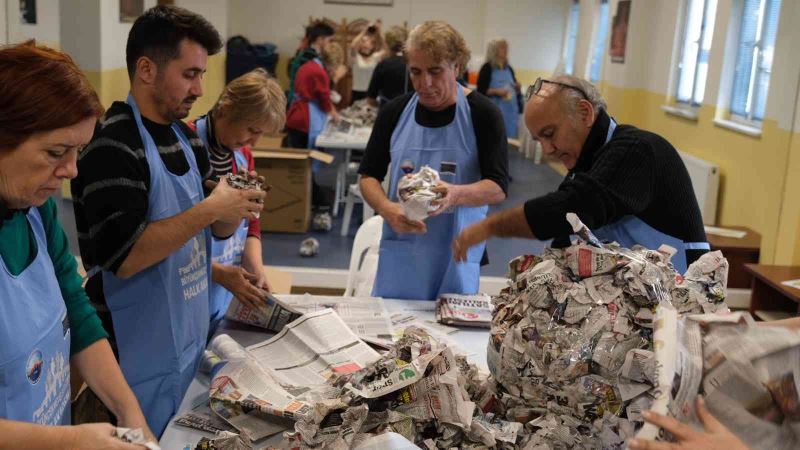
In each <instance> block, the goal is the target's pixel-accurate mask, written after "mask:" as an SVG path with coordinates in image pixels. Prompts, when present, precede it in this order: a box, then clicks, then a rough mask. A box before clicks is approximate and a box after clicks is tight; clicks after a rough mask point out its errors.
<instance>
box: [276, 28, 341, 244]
mask: <svg viewBox="0 0 800 450" xmlns="http://www.w3.org/2000/svg"><path fill="white" fill-rule="evenodd" d="M343 61H344V53H343V51H342V47H341V46H340V45H339V44H337V43H330V44H327V45H325V46H324V47H323V48H322V55H321V58H315V59H313V60H311V61H308V62H306V63H305V64H303V65H302V66H300V69H298V70H297V75H296V77H295V82H294V101H293V102H292V104H291V106H290V107H289V112H288V113H287V114H286V129H287V131H288V135H289V145H291V146H292V147H294V148H314V142H315V141H316V139H317V136H318V135H319V134H320V133H321V132H322V129H323V128H324V127H325V122H326V120H327V118H328V117H330V119H331V120H333V121H334V122H338V121H339V113H338V111H336V108H335V107H334V105H333V103H334V102H333V101H331V92H332V91H331V86H332V84H335V83H336V82H338V81H339V79H341V78H342V77H343V76H344V74H345V73H346V72H347V69H346V68H345V67H344V65H343V64H342V62H343ZM331 79H333V83H332V82H331ZM318 168H319V165H318V164H317V163H316V161H315V162H314V164H312V195H311V203H312V206H313V208H314V209H315V211H316V213H317V214H321V215H323V216H325V215H327V217H323V218H322V222H323V223H327V224H330V223H331V219H330V214H329V213H328V212H327V209H328V207H329V206H330V205H328V204H327V202H326V200H325V196H324V195H323V193H322V190H321V189H320V187H319V185H318V184H317V183H316V180H315V179H314V178H315V177H314V176H313V173H315V172H316V171H317V170H318ZM313 222H314V223H319V220H318V218H316V217H315V219H314V220H313ZM322 229H323V230H324V231H327V230H329V229H330V227H329V226H327V227H323V228H322Z"/></svg>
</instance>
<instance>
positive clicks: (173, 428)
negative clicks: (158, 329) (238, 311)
mask: <svg viewBox="0 0 800 450" xmlns="http://www.w3.org/2000/svg"><path fill="white" fill-rule="evenodd" d="M384 303H385V305H386V309H387V310H388V311H389V314H392V313H396V312H409V313H411V314H413V315H415V316H417V317H419V318H420V319H427V320H432V319H433V318H434V307H435V305H436V302H430V301H413V300H386V299H384ZM221 333H226V334H228V335H230V336H231V337H232V338H233V339H235V340H236V341H237V342H239V343H240V344H242V345H243V346H248V345H252V344H256V343H258V342H261V341H264V340H266V339H269V338H270V337H271V336H272V335H273V334H272V333H268V332H266V331H265V330H263V329H261V328H257V327H252V326H248V325H244V324H240V323H236V322H230V321H227V320H226V321H223V322H222V323H221V324H220V327H219V330H218V331H217V334H221ZM450 336H451V337H452V339H453V340H454V341H457V342H458V345H460V346H461V347H462V348H463V349H465V350H467V352H469V353H470V354H468V355H467V358H468V359H469V361H470V362H471V363H474V364H476V365H477V366H478V367H480V368H481V369H482V370H484V371H487V372H488V369H487V366H486V345H487V343H488V340H489V330H488V329H485V328H461V329H460V331H458V332H457V333H454V334H452V335H450ZM208 383H209V379H208V375H205V374H200V373H198V374H197V376H195V379H194V380H193V381H192V384H191V385H190V386H189V389H188V391H187V392H186V395H185V396H184V397H183V402H181V406H180V409H179V410H178V414H177V416H180V415H181V414H183V413H184V412H186V411H188V410H191V409H192V407H193V406H195V405H197V404H199V403H202V402H207V401H208ZM204 436H206V437H212V435H211V434H210V433H205V432H203V431H200V430H195V429H191V428H186V427H182V426H179V425H175V424H174V423H172V421H170V423H169V425H167V429H166V430H165V431H164V434H163V436H161V441H160V442H159V444H160V445H161V448H163V449H164V450H173V449H179V450H180V449H183V448H184V447H185V446H186V445H187V444H191V446H192V447H189V448H193V446H194V445H195V444H197V441H199V440H200V439H201V438H202V437H204ZM280 441H281V433H278V434H277V435H274V436H272V437H270V438H268V439H264V441H263V442H259V443H258V445H257V446H254V447H253V448H254V449H263V448H266V447H267V446H269V445H277V444H278V443H279V442H280Z"/></svg>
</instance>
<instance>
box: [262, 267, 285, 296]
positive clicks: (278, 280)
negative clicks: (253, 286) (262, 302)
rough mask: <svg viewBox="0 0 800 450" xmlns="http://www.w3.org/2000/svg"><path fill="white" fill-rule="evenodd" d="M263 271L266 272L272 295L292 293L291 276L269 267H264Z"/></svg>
mask: <svg viewBox="0 0 800 450" xmlns="http://www.w3.org/2000/svg"><path fill="white" fill-rule="evenodd" d="M264 270H265V271H266V272H267V281H269V287H270V288H271V289H272V293H273V294H291V293H292V274H290V273H289V272H284V271H282V270H279V269H276V268H274V267H269V266H264Z"/></svg>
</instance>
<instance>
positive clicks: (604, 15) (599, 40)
mask: <svg viewBox="0 0 800 450" xmlns="http://www.w3.org/2000/svg"><path fill="white" fill-rule="evenodd" d="M599 20H600V23H598V24H597V29H596V30H595V34H594V50H592V63H591V64H590V65H589V80H590V81H591V82H592V83H597V82H598V81H600V69H601V68H602V67H603V56H604V55H605V52H606V38H607V37H608V0H601V1H600V19H599Z"/></svg>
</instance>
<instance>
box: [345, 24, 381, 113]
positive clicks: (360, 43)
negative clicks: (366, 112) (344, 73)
mask: <svg viewBox="0 0 800 450" xmlns="http://www.w3.org/2000/svg"><path fill="white" fill-rule="evenodd" d="M386 53H387V51H386V44H385V43H384V41H383V36H382V35H381V21H380V20H378V21H376V22H374V23H372V24H370V25H369V26H368V27H366V28H364V29H363V30H361V32H360V33H358V35H357V36H356V37H355V38H353V41H352V42H351V43H350V61H351V68H352V70H353V101H356V100H361V99H362V98H366V96H367V90H368V89H369V81H370V80H371V79H372V73H373V72H374V71H375V67H376V66H377V65H378V63H379V62H380V61H381V60H382V59H383V58H384V56H386Z"/></svg>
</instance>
